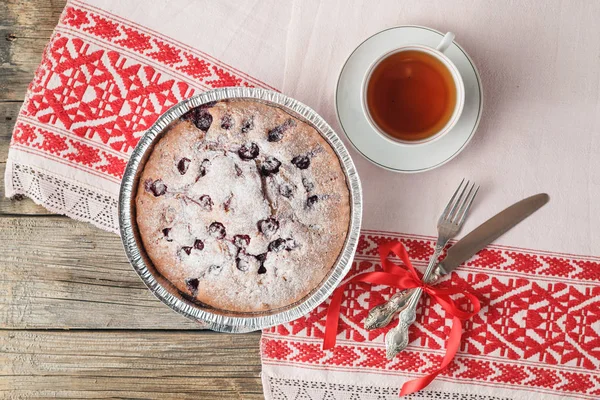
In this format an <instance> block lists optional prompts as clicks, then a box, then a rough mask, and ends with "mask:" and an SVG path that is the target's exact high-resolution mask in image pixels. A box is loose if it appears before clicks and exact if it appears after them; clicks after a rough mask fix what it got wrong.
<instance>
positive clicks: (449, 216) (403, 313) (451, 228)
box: [385, 179, 479, 360]
mask: <svg viewBox="0 0 600 400" xmlns="http://www.w3.org/2000/svg"><path fill="white" fill-rule="evenodd" d="M464 181H465V180H464V179H463V180H462V181H461V182H460V185H459V186H458V189H456V192H454V194H453V195H452V198H451V199H450V201H449V202H448V205H446V208H445V209H444V212H443V213H442V215H441V216H440V219H439V220H438V223H437V229H438V238H437V242H436V244H435V250H434V252H433V255H432V256H431V258H430V259H429V264H428V265H427V269H426V270H425V274H424V275H423V280H424V281H425V282H429V280H430V279H431V278H432V273H433V267H434V266H435V265H436V263H437V260H438V258H439V256H440V254H441V252H442V250H443V249H444V247H445V246H446V244H447V243H448V241H449V240H450V239H452V238H453V237H454V236H456V235H457V234H458V232H459V231H460V229H461V228H462V226H463V224H464V222H465V218H466V216H467V214H468V212H469V210H470V209H471V205H472V204H473V200H474V199H475V196H476V195H477V192H478V191H479V186H476V185H475V183H472V184H470V182H469V181H467V183H466V184H464ZM463 184H464V185H463ZM459 192H460V195H459ZM422 294H423V288H416V289H412V290H411V291H410V294H408V296H406V295H405V296H404V298H405V299H406V300H405V305H404V307H402V308H401V310H400V313H399V314H398V325H397V326H396V327H395V328H393V329H391V330H390V331H389V332H388V333H387V334H386V335H385V348H386V356H387V358H388V359H390V360H391V359H392V358H394V357H395V356H396V354H398V353H400V352H401V351H402V350H404V349H405V348H406V346H407V345H408V328H409V327H410V326H411V325H412V324H413V322H415V318H416V308H417V304H418V303H419V299H420V298H421V295H422ZM400 296H401V297H402V295H400ZM390 300H391V299H390ZM390 319H391V318H390Z"/></svg>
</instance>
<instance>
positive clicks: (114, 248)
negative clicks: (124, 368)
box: [0, 216, 198, 329]
mask: <svg viewBox="0 0 600 400" xmlns="http://www.w3.org/2000/svg"><path fill="white" fill-rule="evenodd" d="M0 328H4V329H38V328H42V329H52V328H56V329H69V328H85V329H107V328H110V329H197V328H198V325H197V324H195V323H194V322H192V321H190V320H188V319H186V318H184V317H183V316H181V315H179V314H177V313H175V312H173V311H171V309H169V308H168V307H167V306H165V305H163V304H162V303H161V302H160V301H159V300H157V299H156V298H155V297H154V296H153V295H152V294H151V293H150V291H149V290H148V289H147V288H146V287H145V286H144V284H143V282H142V281H141V280H140V278H139V277H138V275H137V274H136V273H135V271H134V270H133V268H132V267H131V265H130V264H129V262H128V261H127V258H126V256H125V253H124V251H123V247H122V245H121V239H120V238H119V237H118V236H117V235H114V234H112V233H108V232H104V231H101V230H99V229H97V228H95V227H93V226H91V225H90V224H87V223H83V222H78V221H75V220H72V219H69V218H60V217H11V216H5V217H1V216H0Z"/></svg>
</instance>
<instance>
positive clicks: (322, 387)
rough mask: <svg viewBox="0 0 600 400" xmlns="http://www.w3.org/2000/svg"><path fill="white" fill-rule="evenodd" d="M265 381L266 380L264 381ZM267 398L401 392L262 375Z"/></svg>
mask: <svg viewBox="0 0 600 400" xmlns="http://www.w3.org/2000/svg"><path fill="white" fill-rule="evenodd" d="M265 378H266V379H265ZM263 385H264V388H263V389H264V390H265V397H266V398H267V399H268V400H300V399H302V400H392V399H394V400H397V399H398V389H392V388H384V387H378V386H368V385H360V384H356V385H344V384H338V383H329V382H318V381H309V380H305V379H286V378H275V377H265V376H263ZM402 398H403V399H406V400H510V398H508V397H504V396H489V395H482V394H465V393H452V392H444V391H439V390H427V389H425V390H422V391H420V392H417V393H413V394H409V395H406V396H404V397H402Z"/></svg>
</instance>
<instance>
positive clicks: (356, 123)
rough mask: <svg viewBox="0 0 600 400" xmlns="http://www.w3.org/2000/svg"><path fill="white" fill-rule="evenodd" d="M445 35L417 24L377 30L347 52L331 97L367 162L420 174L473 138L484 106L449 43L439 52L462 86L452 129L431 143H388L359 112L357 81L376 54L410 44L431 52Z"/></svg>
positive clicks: (463, 58) (470, 70) (465, 60)
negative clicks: (461, 104) (451, 65)
mask: <svg viewBox="0 0 600 400" xmlns="http://www.w3.org/2000/svg"><path fill="white" fill-rule="evenodd" d="M443 36H444V35H443V34H442V33H441V32H438V31H436V30H434V29H431V28H425V27H422V26H399V27H397V28H391V29H387V30H385V31H382V32H379V33H377V34H375V35H373V36H371V37H370V38H368V39H367V40H365V41H364V42H363V43H361V44H360V46H358V47H357V48H356V50H354V52H352V54H351V55H350V57H349V58H348V60H346V63H345V64H344V66H343V68H342V72H341V73H340V77H339V79H338V84H337V88H336V93H335V103H336V112H337V116H338V120H339V122H340V125H341V126H342V129H343V130H344V132H345V133H346V136H347V137H348V139H349V140H350V142H351V143H352V145H353V146H354V148H356V150H358V152H359V153H361V154H362V155H363V156H364V157H365V158H366V159H367V160H369V161H371V162H372V163H374V164H376V165H378V166H380V167H382V168H385V169H389V170H391V171H396V172H405V173H411V172H422V171H427V170H430V169H433V168H436V167H439V166H440V165H442V164H444V163H446V162H448V161H450V160H451V159H452V158H454V157H455V156H456V155H457V154H458V153H460V152H461V151H462V149H464V148H465V146H466V145H467V143H469V141H470V140H471V138H472V137H473V134H474V133H475V130H476V129H477V125H479V119H480V118H481V110H482V106H483V93H482V89H481V79H480V78H479V73H478V72H477V69H476V68H475V65H474V64H473V62H472V61H471V59H470V58H469V56H468V55H467V53H466V52H465V51H464V50H463V49H462V48H461V47H460V46H458V45H457V44H456V43H453V44H452V45H451V46H450V47H449V48H448V49H447V50H446V51H444V54H445V55H447V56H448V58H450V60H452V62H453V63H454V64H455V65H456V67H457V68H458V70H459V71H460V74H461V76H462V79H463V81H464V84H465V105H464V109H463V112H462V114H461V116H460V118H459V120H458V122H457V123H456V125H455V126H454V128H452V130H451V131H450V132H448V133H446V134H445V135H444V136H442V137H441V138H439V139H437V140H434V141H432V142H427V143H423V144H416V145H410V146H407V145H403V144H400V143H392V142H391V141H390V140H389V139H386V138H384V137H383V136H382V135H381V134H380V133H378V132H377V131H376V130H375V129H374V128H373V127H372V126H371V125H370V124H369V121H368V119H367V116H366V115H365V113H364V111H363V105H362V100H361V99H362V97H361V96H362V83H363V78H364V77H365V74H366V73H367V71H368V70H369V68H370V67H371V64H372V63H373V62H374V61H375V60H377V59H378V58H379V57H380V56H381V55H383V54H385V53H387V52H389V51H391V50H393V49H396V48H398V47H400V46H405V45H409V44H422V45H426V46H430V47H433V48H435V47H436V46H437V45H438V44H439V42H440V40H441V39H442V37H443Z"/></svg>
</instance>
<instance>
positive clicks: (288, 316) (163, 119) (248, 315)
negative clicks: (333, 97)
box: [119, 87, 362, 333]
mask: <svg viewBox="0 0 600 400" xmlns="http://www.w3.org/2000/svg"><path fill="white" fill-rule="evenodd" d="M225 99H253V100H256V101H260V102H263V103H266V104H268V105H271V106H274V107H279V108H281V109H282V110H284V111H286V112H287V113H289V114H291V115H292V116H294V117H296V118H298V119H300V120H303V121H305V122H307V123H309V124H310V125H312V126H313V127H314V128H315V129H316V130H317V131H318V132H319V133H320V134H321V135H322V136H323V137H324V138H325V139H326V140H327V142H328V143H329V144H330V145H331V147H332V148H333V150H334V151H335V153H336V154H337V156H338V158H339V159H340V162H341V165H342V169H343V171H344V174H345V176H346V183H347V185H348V189H349V191H350V201H351V207H350V213H351V215H350V226H349V227H348V235H347V237H346V241H345V243H344V246H343V248H342V251H341V253H340V255H339V257H338V259H337V261H336V263H335V265H334V266H333V267H332V268H331V270H330V272H329V274H328V275H327V276H326V277H325V278H324V280H323V281H322V282H321V283H320V284H319V285H318V286H317V287H316V288H315V289H313V290H312V291H311V292H310V293H308V294H307V295H306V296H305V297H304V298H303V299H301V300H299V301H297V302H295V303H293V304H290V305H288V306H286V307H282V308H277V309H273V310H268V311H261V312H244V313H242V312H232V311H227V310H220V309H215V308H212V307H210V306H207V305H203V304H200V303H198V302H195V301H193V300H192V299H189V298H187V297H186V296H185V295H183V294H182V293H180V292H179V291H178V290H177V289H176V288H175V286H174V285H172V284H171V283H170V282H169V281H168V280H166V279H165V278H164V277H162V276H161V274H160V273H159V272H158V271H157V270H156V268H155V267H154V265H153V264H152V261H151V260H150V258H149V257H148V256H147V254H146V252H145V250H144V247H143V245H142V241H141V239H140V236H139V231H138V228H137V224H136V210H135V197H136V191H137V187H138V182H139V178H140V175H141V172H142V170H143V168H144V165H145V162H146V160H147V159H148V157H149V155H150V153H151V152H152V149H153V147H154V144H155V143H156V142H157V141H158V140H160V138H161V137H162V134H163V132H164V131H165V128H166V127H167V126H168V125H169V124H170V123H171V122H173V121H175V120H176V119H177V118H179V117H180V116H182V115H183V114H185V113H186V112H187V111H189V110H190V109H192V108H194V107H197V106H199V105H202V104H205V103H208V102H211V101H218V100H225ZM361 217H362V192H361V185H360V180H359V177H358V174H357V172H356V167H355V166H354V163H353V162H352V159H351V158H350V155H349V153H348V150H347V149H346V147H345V146H344V144H343V143H342V141H341V140H340V138H339V136H338V135H337V134H336V133H335V132H334V131H333V129H331V126H329V124H327V122H325V120H324V119H323V118H321V116H319V114H317V113H316V112H315V111H313V110H312V109H311V108H309V107H308V106H306V105H304V104H302V103H301V102H299V101H297V100H294V99H292V98H290V97H287V96H285V95H282V94H281V93H277V92H274V91H271V90H265V89H256V88H242V87H228V88H220V89H215V90H211V91H208V92H204V93H201V94H198V95H196V96H194V97H191V98H189V99H187V100H184V101H182V102H180V103H178V104H176V105H175V106H173V107H172V108H170V109H169V110H168V111H167V112H165V113H164V114H163V115H161V116H160V117H159V118H158V119H157V120H156V122H155V123H154V125H153V126H152V127H151V128H150V129H149V130H148V131H147V132H146V134H145V135H144V136H143V137H142V138H141V139H140V141H139V143H138V144H137V146H136V147H135V149H134V150H133V153H132V154H131V158H130V159H129V162H128V164H127V167H126V169H125V173H124V175H123V181H122V183H121V192H120V196H119V224H120V232H121V239H122V241H123V246H124V248H125V253H126V254H127V257H128V258H129V261H130V262H131V265H132V266H133V268H134V269H135V271H136V272H137V273H138V274H139V276H140V278H141V279H142V280H143V281H144V283H145V284H146V286H147V287H148V288H149V289H150V291H151V292H152V293H153V294H154V295H155V296H156V297H158V298H159V299H160V300H161V301H162V302H163V303H165V304H166V305H167V306H169V307H170V308H171V309H173V310H174V311H176V312H178V313H180V314H182V315H184V316H186V317H188V318H189V319H192V320H194V321H198V322H200V323H202V324H203V325H204V326H207V327H208V328H209V329H212V330H215V331H219V332H232V333H241V332H250V331H254V330H259V329H263V328H268V327H271V326H274V325H279V324H283V323H286V322H289V321H292V320H294V319H297V318H299V317H301V316H303V315H306V314H308V313H309V312H310V311H311V310H313V309H314V308H315V307H317V306H318V305H319V304H321V303H322V302H323V301H325V300H326V299H327V298H328V297H329V295H330V294H331V293H332V292H333V290H334V289H335V288H336V287H337V286H338V285H339V283H340V282H341V281H342V279H343V278H344V276H345V275H346V274H347V273H348V270H349V269H350V267H351V265H352V260H353V258H354V252H355V251H356V246H357V244H358V238H359V234H360V225H361Z"/></svg>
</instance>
